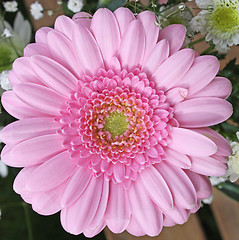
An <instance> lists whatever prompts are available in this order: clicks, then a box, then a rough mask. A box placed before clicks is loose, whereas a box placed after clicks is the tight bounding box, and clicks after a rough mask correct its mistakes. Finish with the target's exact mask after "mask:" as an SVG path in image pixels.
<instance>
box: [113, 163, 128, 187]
mask: <svg viewBox="0 0 239 240" xmlns="http://www.w3.org/2000/svg"><path fill="white" fill-rule="evenodd" d="M113 173H114V177H115V180H116V181H117V182H119V183H120V182H122V181H123V180H124V176H125V165H124V164H121V163H117V164H115V165H114V168H113Z"/></svg>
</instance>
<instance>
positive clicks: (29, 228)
mask: <svg viewBox="0 0 239 240" xmlns="http://www.w3.org/2000/svg"><path fill="white" fill-rule="evenodd" d="M22 206H23V209H24V213H25V217H26V224H27V232H28V240H33V234H32V225H31V220H30V214H29V208H28V205H27V204H26V203H25V202H23V203H22Z"/></svg>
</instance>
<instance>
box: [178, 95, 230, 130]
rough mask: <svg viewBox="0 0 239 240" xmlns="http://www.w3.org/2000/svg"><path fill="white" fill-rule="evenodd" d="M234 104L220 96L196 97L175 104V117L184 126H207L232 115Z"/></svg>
mask: <svg viewBox="0 0 239 240" xmlns="http://www.w3.org/2000/svg"><path fill="white" fill-rule="evenodd" d="M232 111H233V109H232V106H231V104H230V103H229V102H227V101H226V100H224V99H220V98H209V97H204V98H195V99H190V100H187V101H184V102H181V103H179V104H177V105H176V106H175V118H176V119H177V121H178V122H179V124H180V125H181V126H182V127H189V128H195V127H207V126H212V125H216V124H218V123H221V122H224V121H225V120H227V119H228V118H229V117H230V116H231V115H232Z"/></svg>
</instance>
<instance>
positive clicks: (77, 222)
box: [61, 177, 104, 235]
mask: <svg viewBox="0 0 239 240" xmlns="http://www.w3.org/2000/svg"><path fill="white" fill-rule="evenodd" d="M103 186H104V179H103V177H98V178H92V179H91V181H90V183H89V185H88V187H87V188H86V190H85V191H84V192H83V194H82V195H81V196H80V198H79V199H78V200H77V201H76V202H75V203H73V204H72V205H71V206H69V207H67V208H64V209H63V210H62V211H61V222H62V225H63V227H64V228H65V230H66V231H67V232H69V233H71V234H75V235H78V234H80V233H82V232H83V231H84V230H86V229H87V227H88V226H89V225H90V224H91V222H92V221H93V219H94V217H95V215H96V212H97V209H98V206H99V204H100V200H101V195H102V191H103Z"/></svg>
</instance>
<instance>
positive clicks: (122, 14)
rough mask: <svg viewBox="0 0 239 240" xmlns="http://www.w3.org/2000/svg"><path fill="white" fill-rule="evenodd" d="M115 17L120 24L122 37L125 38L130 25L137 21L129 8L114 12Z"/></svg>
mask: <svg viewBox="0 0 239 240" xmlns="http://www.w3.org/2000/svg"><path fill="white" fill-rule="evenodd" d="M114 15H115V17H116V19H117V22H118V24H119V29H120V33H121V37H123V36H124V33H125V31H126V29H127V28H128V25H129V23H130V22H131V21H133V20H135V17H134V14H133V13H132V12H131V11H130V10H129V9H128V8H123V7H121V8H118V9H116V10H115V11H114Z"/></svg>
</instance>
